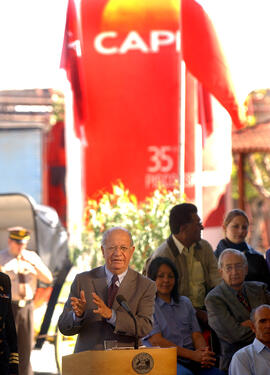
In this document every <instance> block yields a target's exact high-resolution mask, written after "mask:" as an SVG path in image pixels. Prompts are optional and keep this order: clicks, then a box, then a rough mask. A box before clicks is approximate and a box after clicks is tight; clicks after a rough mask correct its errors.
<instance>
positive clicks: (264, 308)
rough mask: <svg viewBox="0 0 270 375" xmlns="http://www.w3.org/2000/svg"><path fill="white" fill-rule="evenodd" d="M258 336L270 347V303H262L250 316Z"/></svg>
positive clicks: (253, 328)
mask: <svg viewBox="0 0 270 375" xmlns="http://www.w3.org/2000/svg"><path fill="white" fill-rule="evenodd" d="M250 318H251V320H252V325H253V327H252V330H253V332H254V333H255V335H256V338H257V339H258V340H260V341H261V342H262V343H263V344H264V345H266V346H268V347H269V348H270V305H260V306H258V307H257V308H256V309H253V310H252V312H251V316H250Z"/></svg>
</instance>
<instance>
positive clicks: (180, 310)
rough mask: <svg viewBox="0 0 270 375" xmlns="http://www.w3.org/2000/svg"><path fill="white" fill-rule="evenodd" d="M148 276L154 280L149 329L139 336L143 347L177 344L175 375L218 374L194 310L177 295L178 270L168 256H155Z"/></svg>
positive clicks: (212, 354) (187, 300)
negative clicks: (153, 308) (153, 298)
mask: <svg viewBox="0 0 270 375" xmlns="http://www.w3.org/2000/svg"><path fill="white" fill-rule="evenodd" d="M148 277H149V278H150V279H152V280H154V281H155V282H156V286H157V295H156V301H155V313H154V324H153V330H152V331H151V332H150V334H149V335H148V336H146V337H145V338H144V339H143V344H144V345H146V346H160V347H172V346H176V347H177V356H178V363H177V374H178V375H179V374H181V375H193V374H194V375H220V374H224V373H223V372H222V371H220V370H218V369H217V368H215V367H213V366H214V364H215V361H216V359H215V357H214V355H215V353H213V352H212V351H210V350H209V348H208V347H207V346H206V342H205V340H204V337H203V335H202V334H201V332H200V326H199V323H198V321H197V318H196V312H195V310H194V308H193V306H192V304H191V301H190V300H189V298H187V297H184V296H179V294H178V273H177V270H176V268H175V265H174V264H173V262H172V261H171V260H170V259H168V258H163V257H157V258H155V259H154V260H153V261H152V263H151V264H150V266H149V269H148Z"/></svg>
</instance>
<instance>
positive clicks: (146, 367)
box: [132, 352, 154, 374]
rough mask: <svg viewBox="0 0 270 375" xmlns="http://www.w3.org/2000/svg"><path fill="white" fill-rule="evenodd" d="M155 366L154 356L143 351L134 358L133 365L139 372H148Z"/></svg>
mask: <svg viewBox="0 0 270 375" xmlns="http://www.w3.org/2000/svg"><path fill="white" fill-rule="evenodd" d="M153 366H154V360H153V357H152V356H151V355H150V354H148V353H145V352H141V353H139V354H137V355H135V357H134V358H133V360H132V367H133V370H134V371H135V372H137V374H148V372H150V371H151V370H152V368H153Z"/></svg>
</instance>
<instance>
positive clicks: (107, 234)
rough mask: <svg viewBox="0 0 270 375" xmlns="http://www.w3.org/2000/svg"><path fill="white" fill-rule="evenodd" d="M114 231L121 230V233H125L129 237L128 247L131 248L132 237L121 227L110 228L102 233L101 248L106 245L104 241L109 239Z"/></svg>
mask: <svg viewBox="0 0 270 375" xmlns="http://www.w3.org/2000/svg"><path fill="white" fill-rule="evenodd" d="M115 230H122V231H123V232H126V233H127V234H128V236H129V239H130V246H133V239H132V235H131V233H130V231H129V230H127V229H126V228H123V227H113V228H110V229H107V230H106V231H105V232H104V233H103V236H102V240H101V246H102V247H104V246H105V244H106V241H107V239H108V237H109V235H110V234H111V233H112V232H113V231H115Z"/></svg>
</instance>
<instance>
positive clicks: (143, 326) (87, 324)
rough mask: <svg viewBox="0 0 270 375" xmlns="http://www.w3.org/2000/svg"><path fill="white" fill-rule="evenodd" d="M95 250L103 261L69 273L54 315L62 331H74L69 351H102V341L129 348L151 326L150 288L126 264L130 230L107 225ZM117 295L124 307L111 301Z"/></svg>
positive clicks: (152, 287) (152, 294)
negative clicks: (70, 277) (65, 294)
mask: <svg viewBox="0 0 270 375" xmlns="http://www.w3.org/2000/svg"><path fill="white" fill-rule="evenodd" d="M101 250H102V253H103V256H104V259H105V265H103V266H101V267H97V268H94V269H92V270H91V271H87V272H83V273H80V274H78V275H77V276H76V277H75V279H74V281H73V283H72V285H71V289H70V294H69V297H68V300H67V302H66V303H65V306H64V310H63V312H62V314H61V315H60V317H59V321H58V325H59V329H60V332H61V333H62V334H63V335H66V336H70V335H75V334H78V337H77V342H76V345H75V350H74V352H75V353H77V352H81V351H85V350H102V349H104V341H107V340H117V346H118V347H121V346H124V347H125V346H134V343H135V342H136V341H137V338H138V337H139V338H141V337H144V336H145V335H147V334H148V333H149V332H150V331H151V329H152V315H153V312H154V301H155V294H156V286H155V283H154V282H153V281H152V280H149V279H148V278H146V277H144V276H142V275H141V274H139V273H138V272H136V271H134V270H133V269H131V268H130V267H129V262H130V259H131V257H132V255H133V253H134V250H135V247H134V244H133V240H132V236H131V234H130V232H129V231H128V230H126V229H124V228H121V227H114V228H111V229H108V230H107V231H106V232H104V235H103V238H102V242H101ZM117 295H118V296H121V300H122V301H124V304H125V305H124V307H125V308H123V307H122V306H121V305H120V304H119V303H118V302H117ZM118 300H120V299H118ZM125 309H128V310H129V313H127V311H126V310H125ZM134 319H135V321H136V324H135V322H134ZM135 327H136V328H135Z"/></svg>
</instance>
